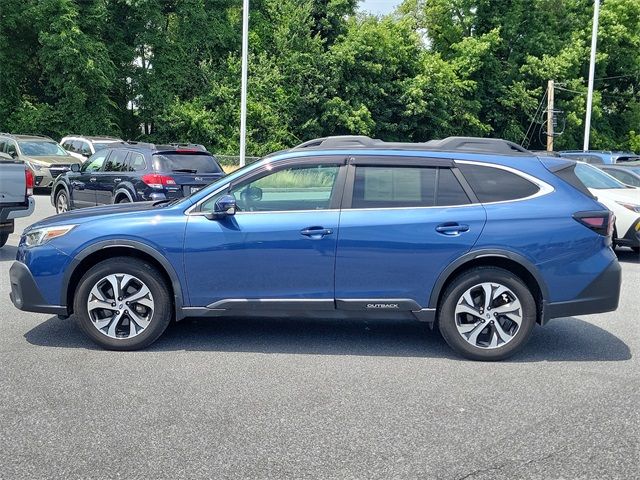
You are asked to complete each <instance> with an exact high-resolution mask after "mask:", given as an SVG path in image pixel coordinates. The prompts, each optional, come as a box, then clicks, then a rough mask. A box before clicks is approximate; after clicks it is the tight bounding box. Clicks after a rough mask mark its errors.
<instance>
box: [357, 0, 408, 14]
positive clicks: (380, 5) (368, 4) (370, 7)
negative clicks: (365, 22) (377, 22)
mask: <svg viewBox="0 0 640 480" xmlns="http://www.w3.org/2000/svg"><path fill="white" fill-rule="evenodd" d="M401 3H402V0H362V3H361V4H360V8H361V9H362V10H367V11H369V12H371V13H375V14H377V15H379V14H385V13H391V12H392V11H393V9H394V8H395V7H397V6H398V5H400V4H401Z"/></svg>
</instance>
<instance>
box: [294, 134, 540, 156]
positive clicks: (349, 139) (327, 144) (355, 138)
mask: <svg viewBox="0 0 640 480" xmlns="http://www.w3.org/2000/svg"><path fill="white" fill-rule="evenodd" d="M322 148H327V149H332V148H378V149H382V150H412V149H413V150H429V151H455V152H470V153H471V152H473V153H495V154H499V155H523V154H524V155H532V153H531V152H530V151H529V150H526V149H525V148H523V147H521V146H520V145H517V144H515V143H513V142H510V141H508V140H502V139H499V138H479V137H447V138H444V139H442V140H430V141H428V142H425V143H402V142H384V141H382V140H378V139H373V138H370V137H366V136H363V135H345V136H334V137H322V138H316V139H315V140H309V141H308V142H305V143H302V144H300V145H298V146H297V147H293V148H292V150H303V149H322Z"/></svg>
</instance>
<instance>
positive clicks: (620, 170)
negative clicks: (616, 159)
mask: <svg viewBox="0 0 640 480" xmlns="http://www.w3.org/2000/svg"><path fill="white" fill-rule="evenodd" d="M600 169H601V170H603V171H604V172H605V173H608V174H609V175H611V176H612V177H614V178H616V179H617V180H619V181H621V182H622V183H624V184H625V185H629V186H631V187H636V188H638V187H640V164H638V165H637V166H625V164H616V165H602V166H601V167H600Z"/></svg>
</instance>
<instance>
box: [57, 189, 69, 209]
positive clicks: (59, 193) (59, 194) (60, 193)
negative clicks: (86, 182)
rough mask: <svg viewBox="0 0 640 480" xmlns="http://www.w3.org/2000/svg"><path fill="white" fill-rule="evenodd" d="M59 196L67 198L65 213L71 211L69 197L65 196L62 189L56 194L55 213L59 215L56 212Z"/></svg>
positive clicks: (65, 193)
mask: <svg viewBox="0 0 640 480" xmlns="http://www.w3.org/2000/svg"><path fill="white" fill-rule="evenodd" d="M61 195H64V196H65V197H67V212H68V211H69V210H71V204H70V203H69V195H67V192H66V191H65V189H64V188H62V189H60V191H59V192H58V193H57V194H56V213H60V212H59V211H58V199H59V198H60V196H61ZM63 213H64V212H63Z"/></svg>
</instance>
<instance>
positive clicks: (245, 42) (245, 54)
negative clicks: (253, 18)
mask: <svg viewBox="0 0 640 480" xmlns="http://www.w3.org/2000/svg"><path fill="white" fill-rule="evenodd" d="M248 71H249V0H244V2H243V5H242V80H241V83H242V85H241V92H240V166H241V167H244V164H245V156H246V154H247V77H248Z"/></svg>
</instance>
